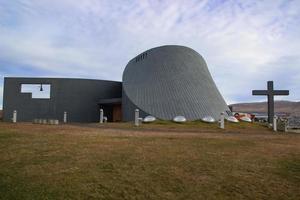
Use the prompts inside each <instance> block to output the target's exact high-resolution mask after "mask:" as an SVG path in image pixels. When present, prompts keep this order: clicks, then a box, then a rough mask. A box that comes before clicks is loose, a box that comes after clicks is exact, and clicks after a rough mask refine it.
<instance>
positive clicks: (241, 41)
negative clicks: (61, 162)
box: [0, 0, 300, 109]
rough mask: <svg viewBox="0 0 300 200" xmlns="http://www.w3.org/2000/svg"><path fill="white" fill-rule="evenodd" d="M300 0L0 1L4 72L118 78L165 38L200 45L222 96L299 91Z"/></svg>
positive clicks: (299, 94) (297, 95)
mask: <svg viewBox="0 0 300 200" xmlns="http://www.w3.org/2000/svg"><path fill="white" fill-rule="evenodd" d="M299 36H300V1H299V0H294V1H292V0H266V1H261V0H260V1H253V0H240V1H239V0H228V1H226V0H207V1H206V0H202V1H201V0H114V1H111V0H80V1H78V0H0V109H1V107H2V98H3V80H4V79H3V78H4V77H11V76H13V77H15V76H20V77H23V76H25V77H76V78H92V79H105V80H116V81H121V80H122V72H123V70H124V68H125V66H126V64H127V63H128V61H129V60H130V59H132V58H133V57H135V56H136V55H137V54H139V53H141V52H143V51H145V50H147V49H150V48H153V47H157V46H162V45H172V44H173V45H183V46H188V47H190V48H192V49H194V50H196V51H197V52H199V53H200V54H201V55H202V56H203V57H204V59H205V60H206V62H207V65H208V68H209V70H210V72H211V74H212V76H213V78H214V80H215V82H216V84H217V86H218V88H219V90H220V92H221V93H222V95H223V96H224V98H225V100H226V102H227V103H228V104H230V103H238V102H250V101H263V100H265V97H263V96H252V95H251V91H252V89H266V87H267V83H266V82H267V81H268V80H273V81H274V87H275V89H289V90H290V95H289V96H283V97H277V98H276V99H278V100H293V101H299V100H300V84H299V83H300V37H299Z"/></svg>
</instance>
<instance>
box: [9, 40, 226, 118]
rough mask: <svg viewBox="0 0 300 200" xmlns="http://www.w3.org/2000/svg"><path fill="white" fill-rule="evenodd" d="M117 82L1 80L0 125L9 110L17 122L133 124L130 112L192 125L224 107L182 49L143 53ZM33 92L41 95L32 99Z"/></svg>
mask: <svg viewBox="0 0 300 200" xmlns="http://www.w3.org/2000/svg"><path fill="white" fill-rule="evenodd" d="M122 79H123V80H122V82H117V81H106V80H89V79H69V78H15V77H6V78H5V79H4V99H3V110H4V116H3V117H4V121H11V118H12V114H13V111H14V110H17V112H18V121H32V120H33V119H37V118H42V119H58V120H59V121H62V120H63V115H64V112H67V113H68V121H69V122H98V121H99V110H100V108H102V109H103V110H104V115H105V116H107V118H108V121H113V122H116V121H131V120H134V110H135V109H136V108H137V109H139V110H140V115H141V117H145V116H148V115H151V116H154V117H156V118H158V119H163V120H171V119H173V118H174V117H175V116H184V117H186V119H187V120H197V119H201V118H203V117H206V116H211V117H213V118H215V119H219V118H220V113H221V112H225V113H226V112H227V113H229V112H230V111H229V108H228V106H227V104H226V103H225V101H224V99H223V97H222V96H221V94H220V92H219V91H218V89H217V87H216V85H215V83H214V81H213V79H212V77H211V75H210V73H209V70H208V68H207V65H206V63H205V61H204V59H203V58H202V56H201V55H200V54H198V53H197V52H196V51H194V50H192V49H190V48H188V47H183V46H175V45H169V46H161V47H157V48H153V49H150V50H147V51H145V52H143V53H141V54H140V55H138V56H136V57H135V58H133V59H132V60H130V61H129V63H128V64H127V66H126V68H125V70H124V73H123V78H122ZM34 90H38V92H40V93H42V94H44V93H45V92H47V93H48V94H44V95H41V96H39V95H36V94H35V92H34Z"/></svg>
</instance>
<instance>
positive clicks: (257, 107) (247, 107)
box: [230, 101, 300, 116]
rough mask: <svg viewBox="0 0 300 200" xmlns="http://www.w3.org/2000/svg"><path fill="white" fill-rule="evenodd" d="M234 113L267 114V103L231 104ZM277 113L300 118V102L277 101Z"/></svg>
mask: <svg viewBox="0 0 300 200" xmlns="http://www.w3.org/2000/svg"><path fill="white" fill-rule="evenodd" d="M230 106H232V110H233V111H234V112H247V113H267V108H268V107H267V106H268V105H267V102H253V103H237V104H231V105H230ZM275 112H277V113H286V114H288V115H292V116H300V101H299V102H294V101H275Z"/></svg>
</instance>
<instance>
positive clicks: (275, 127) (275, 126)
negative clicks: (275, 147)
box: [273, 116, 277, 132]
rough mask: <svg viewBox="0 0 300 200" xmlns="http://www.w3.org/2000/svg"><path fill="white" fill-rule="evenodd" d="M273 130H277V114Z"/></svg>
mask: <svg viewBox="0 0 300 200" xmlns="http://www.w3.org/2000/svg"><path fill="white" fill-rule="evenodd" d="M273 131H275V132H277V116H274V118H273Z"/></svg>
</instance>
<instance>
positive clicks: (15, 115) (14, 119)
mask: <svg viewBox="0 0 300 200" xmlns="http://www.w3.org/2000/svg"><path fill="white" fill-rule="evenodd" d="M12 121H13V123H17V111H16V110H14V112H13V118H12Z"/></svg>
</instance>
